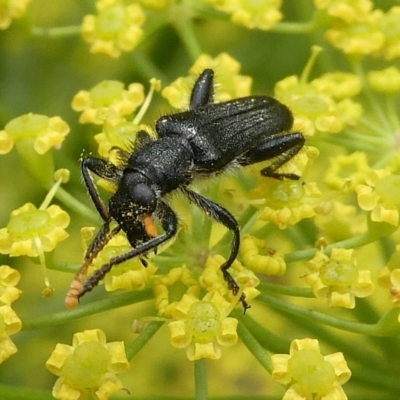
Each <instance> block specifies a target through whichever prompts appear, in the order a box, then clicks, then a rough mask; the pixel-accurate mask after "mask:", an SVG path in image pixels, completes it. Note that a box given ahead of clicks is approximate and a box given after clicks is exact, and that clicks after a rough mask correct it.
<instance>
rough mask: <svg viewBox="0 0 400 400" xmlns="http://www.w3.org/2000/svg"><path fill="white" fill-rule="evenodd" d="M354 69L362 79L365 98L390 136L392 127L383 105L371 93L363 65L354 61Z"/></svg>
mask: <svg viewBox="0 0 400 400" xmlns="http://www.w3.org/2000/svg"><path fill="white" fill-rule="evenodd" d="M352 67H353V70H354V72H355V74H357V75H358V76H359V77H360V79H361V82H362V84H363V89H364V93H365V96H366V98H367V99H368V101H369V103H370V105H371V107H372V109H373V110H374V112H375V114H376V116H377V117H378V119H379V121H380V123H381V125H382V126H384V129H385V130H386V132H387V135H390V133H391V132H392V127H391V126H390V123H389V121H388V119H387V117H386V113H385V111H384V110H383V108H382V106H381V104H380V103H379V102H378V101H377V96H376V95H375V94H374V93H373V92H372V91H371V88H370V86H369V84H368V80H367V78H366V76H365V72H364V70H363V68H362V65H361V63H360V62H359V61H354V60H353V63H352Z"/></svg>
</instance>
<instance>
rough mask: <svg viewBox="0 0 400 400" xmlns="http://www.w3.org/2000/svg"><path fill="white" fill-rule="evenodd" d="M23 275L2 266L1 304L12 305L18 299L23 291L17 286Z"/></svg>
mask: <svg viewBox="0 0 400 400" xmlns="http://www.w3.org/2000/svg"><path fill="white" fill-rule="evenodd" d="M20 277H21V274H20V273H19V272H18V271H17V270H16V269H13V268H10V267H9V266H8V265H2V266H0V304H1V305H4V304H7V305H8V306H9V305H11V303H12V302H14V301H15V300H17V299H18V297H19V296H20V294H21V291H20V290H19V289H17V288H16V287H15V286H16V285H17V283H18V282H19V280H20Z"/></svg>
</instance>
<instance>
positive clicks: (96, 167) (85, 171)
mask: <svg viewBox="0 0 400 400" xmlns="http://www.w3.org/2000/svg"><path fill="white" fill-rule="evenodd" d="M81 169H82V176H83V180H84V181H85V185H86V187H87V189H88V192H89V195H90V197H91V199H92V201H93V203H94V205H95V207H96V209H97V211H98V212H99V214H100V216H101V218H102V219H103V221H106V222H107V221H110V219H111V216H110V213H109V212H108V209H107V207H106V205H105V204H104V202H103V200H102V199H101V197H100V195H99V192H98V190H97V188H96V185H95V183H94V180H93V178H92V176H91V175H90V172H89V171H92V172H94V173H95V174H96V175H98V176H100V178H103V179H106V180H108V181H110V182H114V183H118V181H119V178H120V177H121V175H122V171H121V170H119V169H118V168H117V167H116V166H115V165H113V164H111V163H108V162H106V161H104V160H100V159H99V158H92V157H86V158H84V159H83V160H82V163H81Z"/></svg>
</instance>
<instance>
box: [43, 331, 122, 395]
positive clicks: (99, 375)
mask: <svg viewBox="0 0 400 400" xmlns="http://www.w3.org/2000/svg"><path fill="white" fill-rule="evenodd" d="M46 367H47V369H48V370H49V371H50V372H51V373H53V374H54V375H57V376H59V378H58V379H57V381H56V383H55V385H54V387H53V396H54V397H55V398H57V399H62V400H70V399H79V400H84V399H89V398H93V397H95V398H96V399H99V400H106V399H108V398H109V397H110V396H112V395H113V394H114V393H116V392H118V391H120V390H121V389H122V388H123V385H122V382H121V380H120V379H119V378H118V377H117V376H116V374H118V373H120V372H122V371H124V370H126V369H127V368H129V362H128V360H127V358H126V355H125V347H124V343H123V342H111V343H107V342H106V336H105V334H104V332H103V331H101V330H99V329H93V330H87V331H84V332H80V333H76V334H75V335H74V337H73V342H72V346H68V345H66V344H60V343H58V344H57V346H56V348H55V349H54V351H53V353H52V354H51V356H50V358H49V359H48V360H47V362H46ZM92 393H93V394H92Z"/></svg>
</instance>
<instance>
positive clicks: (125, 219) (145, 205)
mask: <svg viewBox="0 0 400 400" xmlns="http://www.w3.org/2000/svg"><path fill="white" fill-rule="evenodd" d="M108 207H109V211H110V214H111V216H112V217H113V218H114V219H115V220H116V221H117V223H118V224H119V225H120V226H121V228H122V230H123V231H124V232H125V233H126V235H127V238H128V240H129V242H130V243H131V245H132V246H136V245H137V244H139V243H140V242H143V241H145V240H146V239H147V238H148V237H149V236H150V235H149V234H148V232H147V231H146V226H145V224H144V219H145V218H146V217H148V216H151V215H152V214H153V212H154V211H155V210H156V207H157V195H156V193H155V192H154V190H153V189H152V188H151V186H150V183H149V182H148V179H147V178H146V177H145V176H143V175H142V174H140V173H138V172H135V171H132V170H125V171H124V175H123V176H122V178H121V181H120V182H119V185H118V189H117V191H116V192H115V194H114V195H113V196H112V197H111V198H110V201H109V203H108Z"/></svg>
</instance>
